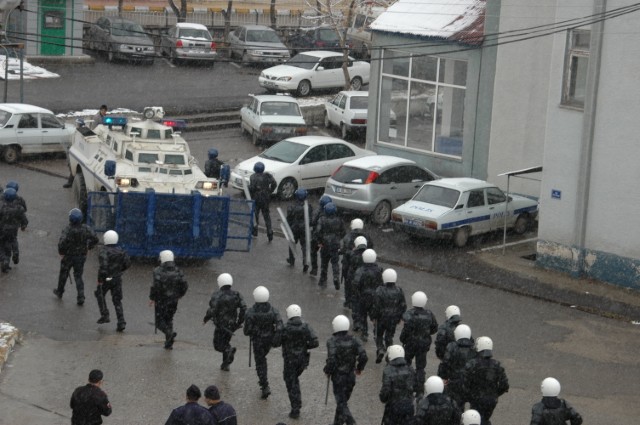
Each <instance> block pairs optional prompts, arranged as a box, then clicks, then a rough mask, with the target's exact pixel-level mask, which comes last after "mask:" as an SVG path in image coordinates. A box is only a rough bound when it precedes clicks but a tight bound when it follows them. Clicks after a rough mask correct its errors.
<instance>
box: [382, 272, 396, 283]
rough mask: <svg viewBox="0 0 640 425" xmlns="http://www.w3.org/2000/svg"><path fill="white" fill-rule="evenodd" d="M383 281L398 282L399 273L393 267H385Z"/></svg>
mask: <svg viewBox="0 0 640 425" xmlns="http://www.w3.org/2000/svg"><path fill="white" fill-rule="evenodd" d="M382 281H383V282H384V283H396V282H397V281H398V273H396V271H395V270H393V269H385V271H383V272H382Z"/></svg>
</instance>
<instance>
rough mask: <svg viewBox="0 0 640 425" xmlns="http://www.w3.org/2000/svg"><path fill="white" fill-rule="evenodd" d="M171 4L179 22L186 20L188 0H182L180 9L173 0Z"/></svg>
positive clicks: (170, 1)
mask: <svg viewBox="0 0 640 425" xmlns="http://www.w3.org/2000/svg"><path fill="white" fill-rule="evenodd" d="M119 1H122V0H119ZM169 6H170V7H171V10H173V13H175V14H176V17H177V18H178V22H184V21H185V20H186V19H187V0H180V9H178V6H176V4H175V3H174V1H173V0H169Z"/></svg>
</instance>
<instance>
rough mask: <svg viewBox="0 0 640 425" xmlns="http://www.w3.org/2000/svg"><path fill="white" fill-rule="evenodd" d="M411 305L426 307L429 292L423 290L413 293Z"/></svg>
mask: <svg viewBox="0 0 640 425" xmlns="http://www.w3.org/2000/svg"><path fill="white" fill-rule="evenodd" d="M411 305H412V306H414V307H420V308H424V306H425V305H427V294H425V293H424V292H422V291H417V292H414V293H413V295H411Z"/></svg>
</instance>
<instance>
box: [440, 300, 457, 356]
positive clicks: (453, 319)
mask: <svg viewBox="0 0 640 425" xmlns="http://www.w3.org/2000/svg"><path fill="white" fill-rule="evenodd" d="M444 315H445V318H446V320H445V322H444V323H442V324H441V325H440V326H439V327H438V333H437V334H436V342H435V347H436V356H437V357H438V358H439V359H440V360H442V359H443V358H444V353H445V351H447V345H449V343H450V342H454V341H455V340H456V337H455V336H454V335H453V331H454V330H455V329H456V327H457V326H458V325H459V324H460V322H461V321H462V317H461V316H460V308H459V307H458V306H457V305H450V306H449V307H447V308H446V310H445V311H444Z"/></svg>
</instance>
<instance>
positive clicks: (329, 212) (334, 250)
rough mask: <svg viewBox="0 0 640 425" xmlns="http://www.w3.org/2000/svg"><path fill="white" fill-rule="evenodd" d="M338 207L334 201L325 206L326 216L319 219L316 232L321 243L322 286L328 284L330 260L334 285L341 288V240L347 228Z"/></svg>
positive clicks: (337, 288)
mask: <svg viewBox="0 0 640 425" xmlns="http://www.w3.org/2000/svg"><path fill="white" fill-rule="evenodd" d="M337 211H338V210H337V208H336V206H335V204H334V203H333V202H330V203H328V204H327V205H325V206H324V217H321V218H320V220H318V224H317V225H316V227H317V229H316V233H317V235H318V240H319V243H320V280H319V282H318V285H319V286H320V287H321V288H325V287H326V286H327V276H328V273H329V270H328V269H329V261H331V270H332V274H333V286H334V287H335V288H336V290H339V289H340V266H339V264H338V263H339V261H340V241H341V240H342V238H343V237H344V234H345V228H344V223H343V222H342V219H341V218H340V217H338V216H337Z"/></svg>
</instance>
